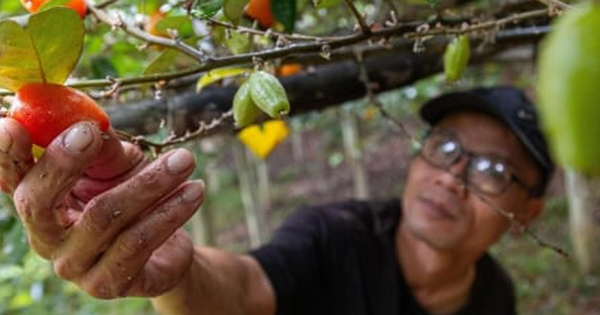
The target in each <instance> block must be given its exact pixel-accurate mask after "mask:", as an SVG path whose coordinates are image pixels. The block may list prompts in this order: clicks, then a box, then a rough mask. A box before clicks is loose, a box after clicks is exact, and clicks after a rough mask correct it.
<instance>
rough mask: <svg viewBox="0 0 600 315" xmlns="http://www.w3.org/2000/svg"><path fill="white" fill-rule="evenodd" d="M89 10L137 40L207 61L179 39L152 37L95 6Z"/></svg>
mask: <svg viewBox="0 0 600 315" xmlns="http://www.w3.org/2000/svg"><path fill="white" fill-rule="evenodd" d="M88 9H89V10H90V12H92V14H93V15H94V16H95V17H96V18H98V20H100V21H102V22H104V23H106V24H108V25H110V26H111V27H114V28H120V29H122V30H123V31H124V32H125V33H127V34H129V35H131V36H133V37H135V38H138V39H141V40H143V41H145V42H147V43H150V44H155V45H160V46H164V47H169V48H173V49H176V50H179V51H181V52H182V53H184V54H186V55H188V56H190V57H192V58H193V59H195V60H197V61H199V62H200V63H203V62H205V61H206V59H207V57H206V55H205V54H203V53H202V52H200V51H198V50H197V49H195V48H193V47H191V46H189V45H187V44H186V43H184V42H183V41H181V40H180V39H179V38H176V39H170V38H165V37H159V36H154V35H151V34H148V33H146V32H144V31H142V30H141V29H139V28H137V27H133V26H130V25H128V24H127V23H125V22H124V21H122V20H121V18H117V19H114V18H112V17H110V16H109V15H108V14H107V13H106V12H104V11H103V10H100V9H98V8H96V7H95V6H93V5H91V4H88Z"/></svg>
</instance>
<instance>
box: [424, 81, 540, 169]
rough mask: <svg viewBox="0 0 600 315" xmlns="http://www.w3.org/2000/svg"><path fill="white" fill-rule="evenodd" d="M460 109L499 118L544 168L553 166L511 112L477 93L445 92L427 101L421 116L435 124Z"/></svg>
mask: <svg viewBox="0 0 600 315" xmlns="http://www.w3.org/2000/svg"><path fill="white" fill-rule="evenodd" d="M459 111H472V112H480V113H483V114H488V115H490V116H492V117H494V118H496V119H498V120H499V121H500V122H502V123H504V124H505V125H507V126H508V127H509V128H510V130H512V132H514V133H515V135H516V136H517V137H518V138H519V140H520V141H521V143H523V145H525V147H526V148H527V151H528V152H529V153H531V154H532V155H533V157H534V159H535V160H536V161H538V162H539V163H540V164H541V166H542V167H543V168H544V169H550V168H552V165H550V164H549V163H548V162H547V161H546V158H544V157H543V156H542V155H541V154H540V153H539V150H538V149H537V148H536V146H535V145H534V144H533V143H531V141H530V140H529V139H528V137H527V136H526V135H525V134H523V132H522V131H521V128H520V127H519V126H517V125H516V124H515V122H514V121H513V120H512V119H511V118H510V117H507V115H509V113H507V112H502V111H501V110H500V109H499V108H498V107H497V106H494V105H493V104H490V103H489V102H488V101H487V100H486V99H484V98H482V97H481V96H479V95H477V94H476V93H471V92H454V93H448V94H444V95H442V96H440V97H438V98H435V99H432V100H430V101H429V102H426V103H425V104H424V105H423V107H421V110H420V116H421V118H422V119H423V120H425V121H426V122H428V123H429V124H430V125H435V124H437V123H438V122H439V121H440V120H441V119H442V118H444V117H446V116H447V115H448V114H450V113H453V112H459Z"/></svg>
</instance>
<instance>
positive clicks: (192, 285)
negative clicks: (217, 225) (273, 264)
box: [152, 247, 275, 315]
mask: <svg viewBox="0 0 600 315" xmlns="http://www.w3.org/2000/svg"><path fill="white" fill-rule="evenodd" d="M152 304H153V305H154V307H155V308H156V309H157V310H158V311H159V312H160V313H161V314H203V315H211V314H215V315H221V314H252V315H254V314H256V315H272V314H275V294H274V292H273V288H272V286H271V284H270V282H269V279H268V278H267V276H266V275H265V273H264V271H263V270H262V268H261V267H260V265H259V264H258V262H257V261H256V260H255V259H254V258H253V257H250V256H248V255H235V254H230V253H226V252H223V251H219V250H216V249H213V248H206V247H203V248H196V249H195V253H194V258H193V261H192V265H191V267H190V269H189V272H188V274H186V275H185V276H184V279H183V281H182V282H181V283H180V284H179V285H178V286H177V287H175V288H174V289H173V290H171V291H169V292H167V293H166V294H164V295H161V296H159V297H156V298H154V299H152Z"/></svg>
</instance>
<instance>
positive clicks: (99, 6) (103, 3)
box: [95, 0, 119, 9]
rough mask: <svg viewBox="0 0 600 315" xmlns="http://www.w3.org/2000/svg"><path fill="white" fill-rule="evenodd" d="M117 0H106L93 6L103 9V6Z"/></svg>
mask: <svg viewBox="0 0 600 315" xmlns="http://www.w3.org/2000/svg"><path fill="white" fill-rule="evenodd" d="M117 1H119V0H106V1H104V2H102V3H98V4H96V5H95V7H96V8H98V9H104V8H106V7H108V6H109V5H112V4H114V3H116V2H117Z"/></svg>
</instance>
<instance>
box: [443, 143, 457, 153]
mask: <svg viewBox="0 0 600 315" xmlns="http://www.w3.org/2000/svg"><path fill="white" fill-rule="evenodd" d="M457 147H458V146H457V144H456V143H454V142H446V143H443V144H442V145H441V147H440V151H441V152H442V153H444V154H451V153H454V152H455V151H456V149H457Z"/></svg>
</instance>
